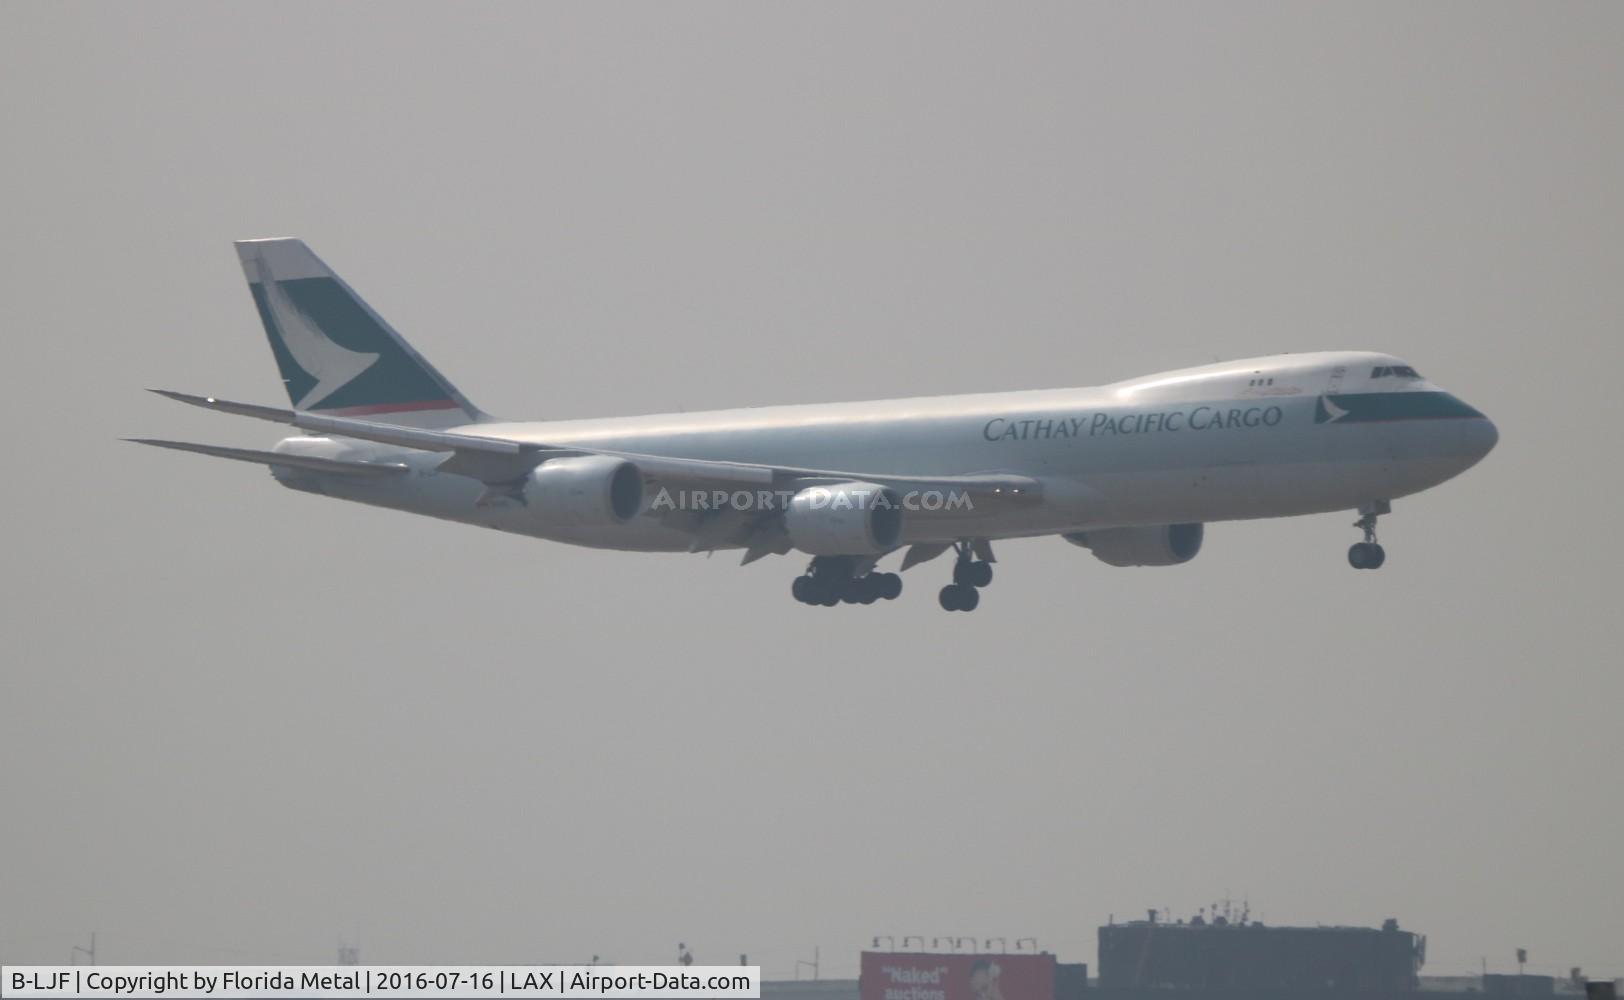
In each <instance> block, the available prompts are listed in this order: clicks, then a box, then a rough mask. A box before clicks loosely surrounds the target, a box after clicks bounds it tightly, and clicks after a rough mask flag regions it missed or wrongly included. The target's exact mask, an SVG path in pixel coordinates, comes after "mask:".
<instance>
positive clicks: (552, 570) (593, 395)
mask: <svg viewBox="0 0 1624 1000" xmlns="http://www.w3.org/2000/svg"><path fill="white" fill-rule="evenodd" d="M0 15H3V30H0V66H3V67H4V68H3V69H0V73H3V74H4V84H5V85H4V86H3V87H0V127H3V132H0V135H3V141H4V153H3V155H0V181H3V188H4V191H5V195H4V199H5V212H4V231H5V235H6V239H5V240H4V241H3V243H0V254H3V255H4V259H3V261H0V293H3V294H0V331H4V333H3V337H4V340H3V343H4V344H5V345H6V347H7V348H8V349H9V350H8V353H7V354H6V355H5V363H6V366H7V374H8V378H7V382H8V385H9V386H10V389H9V391H8V393H7V395H6V398H5V403H4V406H5V413H6V416H7V424H8V425H9V428H10V446H9V461H8V474H7V484H8V486H7V489H6V490H5V492H4V498H3V499H0V513H3V515H4V517H5V521H6V523H7V525H8V529H7V544H6V549H7V552H6V557H5V559H4V563H3V565H4V569H3V570H0V581H3V584H4V588H5V589H4V595H3V597H4V600H3V602H0V609H3V610H0V615H3V626H4V633H5V636H6V640H7V641H6V643H5V647H4V648H5V656H4V664H5V665H4V668H3V670H0V801H3V802H4V803H5V808H4V809H3V810H0V838H3V840H0V958H3V959H4V960H6V961H11V962H25V961H26V962H58V961H65V960H66V959H67V958H68V953H69V947H70V945H72V944H74V943H75V942H80V941H82V940H83V939H84V938H85V937H86V936H88V934H89V933H90V932H91V931H92V930H95V931H97V932H98V933H99V934H100V938H99V941H100V944H101V949H102V953H101V956H100V957H101V959H102V960H103V961H107V962H138V961H140V962H171V961H173V962H247V961H253V960H262V961H269V962H294V961H300V962H321V961H327V960H329V959H330V958H331V956H332V955H333V954H334V947H335V945H336V943H337V942H338V940H339V939H340V938H341V937H344V938H348V939H352V940H353V939H357V938H358V939H359V942H360V944H361V948H362V957H363V959H364V960H368V961H375V962H406V961H419V962H479V961H497V960H501V961H515V962H521V961H532V960H577V959H580V960H584V959H586V958H588V957H589V956H591V955H592V954H594V953H597V954H600V955H603V956H604V957H605V958H608V959H615V960H620V961H645V960H646V961H663V960H667V959H669V958H671V957H672V956H673V955H674V953H675V945H676V942H677V941H679V940H682V941H686V942H688V943H689V944H690V945H691V946H692V947H693V948H694V951H695V953H696V955H697V956H698V957H699V958H700V960H701V961H721V962H727V961H736V960H737V955H738V954H739V953H740V952H748V953H749V954H750V956H751V958H752V959H753V960H758V961H759V962H760V963H761V964H762V965H763V966H764V967H765V970H766V974H767V975H768V976H769V977H788V976H790V975H792V974H793V971H794V962H795V960H796V959H800V958H810V957H811V955H812V950H813V948H814V946H821V949H822V956H823V971H824V974H825V975H854V974H855V971H856V963H857V952H858V949H859V947H860V946H863V945H865V944H867V943H868V940H869V939H870V938H871V937H872V936H873V935H875V934H892V935H898V936H900V935H904V934H924V935H927V936H930V935H946V934H954V935H977V936H980V937H986V936H992V935H1000V936H1008V937H1010V938H1014V937H1017V936H1027V935H1032V936H1036V937H1037V938H1038V939H1039V940H1040V942H1041V944H1042V946H1043V947H1045V948H1048V949H1051V950H1054V951H1056V952H1058V953H1059V955H1060V956H1061V957H1062V958H1063V959H1069V960H1083V961H1088V962H1091V963H1092V962H1093V960H1094V929H1095V927H1096V926H1097V925H1098V924H1100V923H1103V922H1104V921H1105V920H1106V919H1107V917H1108V915H1110V914H1112V913H1115V914H1116V915H1117V916H1118V917H1119V918H1123V917H1126V916H1129V915H1134V914H1140V913H1142V912H1143V910H1144V909H1145V908H1147V907H1153V906H1154V907H1163V906H1171V907H1173V908H1174V909H1175V911H1177V912H1179V913H1182V914H1190V913H1193V912H1194V911H1195V909H1196V908H1197V907H1198V906H1200V905H1203V904H1206V903H1209V902H1211V901H1212V900H1213V899H1215V898H1218V897H1221V896H1222V895H1223V894H1224V893H1225V892H1226V891H1228V892H1229V893H1230V894H1232V895H1234V896H1235V897H1237V898H1239V897H1241V896H1243V895H1249V896H1250V899H1251V901H1252V908H1253V912H1254V914H1257V913H1261V914H1262V915H1263V917H1264V918H1265V919H1266V920H1268V921H1270V922H1307V923H1314V922H1326V923H1334V922H1344V923H1360V924H1374V923H1377V922H1379V921H1380V920H1381V919H1382V918H1384V917H1388V916H1396V917H1398V918H1400V920H1401V921H1402V922H1403V923H1404V925H1405V926H1407V927H1412V928H1414V929H1416V930H1419V931H1422V932H1425V933H1427V934H1428V935H1429V936H1430V939H1431V951H1430V957H1431V961H1430V962H1429V964H1428V967H1427V970H1426V971H1429V972H1433V973H1446V972H1457V971H1466V970H1470V969H1475V968H1476V967H1477V964H1478V961H1479V957H1480V956H1484V955H1486V956H1488V958H1489V961H1490V964H1491V966H1498V967H1500V968H1502V969H1504V968H1507V967H1509V966H1510V965H1511V963H1512V953H1513V949H1514V948H1516V947H1517V946H1526V947H1528V948H1529V949H1530V951H1531V953H1532V969H1533V970H1535V971H1544V972H1559V973H1561V974H1565V973H1566V971H1567V969H1568V967H1569V966H1571V965H1583V966H1585V967H1586V969H1587V970H1589V971H1592V972H1598V973H1599V972H1603V971H1606V972H1610V973H1611V974H1615V975H1618V974H1624V860H1621V850H1620V832H1619V831H1620V829H1621V827H1624V792H1621V782H1620V742H1619V724H1620V704H1621V702H1624V672H1621V671H1620V668H1619V653H1618V648H1617V642H1618V638H1619V631H1620V629H1619V621H1618V607H1619V596H1620V594H1619V590H1620V588H1619V584H1618V572H1619V570H1618V567H1619V563H1620V559H1621V558H1624V545H1621V544H1620V540H1619V527H1618V521H1617V511H1616V508H1617V503H1618V497H1619V496H1620V491H1621V486H1624V483H1621V474H1620V471H1619V458H1620V449H1619V443H1618V442H1619V426H1620V423H1619V421H1620V416H1621V415H1620V407H1619V402H1618V399H1619V388H1618V385H1617V380H1618V373H1619V369H1620V364H1621V362H1624V351H1621V348H1620V337H1621V334H1624V235H1621V234H1624V194H1621V191H1624V186H1621V184H1620V178H1621V177H1624V112H1621V110H1620V109H1621V103H1620V94H1621V93H1624V69H1621V66H1624V63H1621V61H1620V59H1619V53H1620V51H1624V7H1621V6H1619V5H1617V4H1612V3H1598V4H1573V3H1568V4H1526V5H1504V4H1487V3H1475V2H1474V3H1458V4H1454V3H1429V4H1422V5H1416V4H1409V3H1402V4H1386V5H1384V4H1365V3H1360V4H1348V5H1329V4H1299V3H1286V4H1280V5H1235V4H1224V5H1218V4H1189V5H1179V4H1119V5H1106V6H1099V5H1077V4H1065V5H1057V6H1031V5H1028V6H1018V7H1011V6H1008V5H986V6H973V7H965V6H951V5H941V4H934V3H932V4H888V5H884V6H878V7H874V6H869V5H855V4H845V5H843V4H818V5H805V6H787V5H736V6H690V5H648V6H634V5H581V6H568V5H545V6H542V5H523V6H519V5H508V6H500V7H496V6H466V5H458V6H454V7H453V6H444V7H424V6H418V7H410V6H400V5H390V6H387V7H384V6H372V5H342V6H340V5H325V6H287V5H264V4H255V5H243V4H236V5H209V6H203V5H197V6H173V5H168V6H152V5H116V6H115V5H101V6H84V5H67V4H38V5H30V4H20V3H8V4H6V5H5V6H4V8H3V9H0ZM271 235H293V236H301V237H303V238H305V239H306V240H308V241H309V242H310V244H311V245H312V246H313V247H314V248H315V249H316V250H317V252H318V253H320V254H321V255H322V256H323V257H324V258H326V260H327V261H328V262H329V263H330V264H332V265H333V266H334V267H335V268H336V269H338V271H339V272H340V273H341V274H343V275H344V276H345V277H346V278H347V279H348V280H349V281H350V282H351V283H352V284H353V285H355V286H356V287H357V289H359V290H360V291H361V293H362V294H363V295H365V296H366V297H367V298H368V300H369V301H370V302H371V303H372V304H373V305H374V306H376V307H377V308H378V309H379V311H380V312H382V313H383V314H384V315H385V316H387V317H389V318H390V319H391V320H392V321H393V322H394V323H395V325H396V326H398V327H399V328H400V329H401V330H402V331H403V332H404V333H405V334H406V335H407V336H408V337H409V338H411V340H412V341H413V343H414V344H415V345H416V346H417V347H418V348H419V349H420V350H421V351H422V352H423V353H424V354H426V355H427V356H428V357H429V358H431V359H432V360H433V361H434V362H435V363H436V364H437V365H438V366H439V367H440V368H441V369H442V370H444V371H445V372H446V373H447V374H448V375H449V376H450V377H451V378H452V379H454V380H455V381H456V382H457V383H458V385H459V386H460V387H461V388H462V389H464V390H465V391H466V392H467V393H468V394H469V395H470V396H471V397H472V398H473V399H474V400H475V401H476V402H478V403H479V404H481V405H482V406H483V407H485V408H486V409H488V410H490V411H492V412H495V413H499V414H502V415H506V416H514V417H535V418H543V417H566V416H588V415H605V414H619V413H636V412H649V411H662V410H673V409H678V408H685V409H690V410H692V409H702V408H712V407H725V406H741V405H754V404H765V403H773V402H790V401H819V400H833V399H862V398H869V397H885V396H899V395H910V394H925V393H953V392H968V391H980V390H996V389H1016V388H1035V387H1047V386H1067V385H1084V384H1091V383H1097V382H1102V381H1108V380H1113V379H1117V378H1122V377H1127V376H1130V375H1135V374H1141V373H1146V372H1151V371H1156V370H1160V369H1166V368H1174V367H1180V366H1185V365H1190V364H1199V363H1205V362H1208V361H1211V360H1212V359H1213V358H1215V357H1217V358H1226V357H1238V356H1246V355H1253V354H1260V353H1270V352H1276V351H1296V350H1315V349H1327V348H1351V349H1372V350H1383V351H1391V352H1393V353H1396V354H1399V355H1401V356H1403V357H1404V358H1406V359H1407V360H1409V361H1410V362H1411V363H1413V364H1414V365H1415V366H1416V367H1418V368H1419V369H1420V370H1421V371H1422V372H1424V373H1425V374H1427V375H1429V376H1431V377H1432V378H1434V379H1436V380H1437V381H1439V382H1441V383H1442V384H1444V385H1445V386H1447V387H1449V388H1451V389H1452V390H1454V391H1456V392H1457V393H1459V394H1460V395H1462V396H1463V397H1464V398H1466V399H1467V400H1468V401H1469V402H1471V403H1473V404H1474V405H1476V406H1478V407H1479V408H1481V409H1483V410H1485V411H1486V412H1487V413H1489V414H1490V415H1491V416H1492V417H1493V418H1494V419H1495V421H1496V422H1497V424H1498V425H1499V428H1500V432H1501V443H1500V446H1499V448H1498V450H1497V451H1496V452H1495V453H1494V454H1493V455H1492V456H1490V457H1489V459H1488V460H1487V461H1486V462H1485V463H1484V464H1483V465H1482V466H1480V467H1479V468H1477V469H1475V470H1473V471H1472V472H1470V473H1469V474H1467V475H1466V476H1464V477H1463V478H1461V479H1458V480H1456V481H1454V482H1451V483H1449V484H1447V485H1445V486H1443V487H1441V488H1439V489H1437V490H1435V491H1433V492H1430V493H1427V494H1424V495H1421V496H1418V497H1414V498H1411V499H1407V500H1403V501H1401V502H1399V503H1398V504H1396V510H1395V513H1394V515H1393V516H1392V517H1390V518H1386V519H1384V523H1383V526H1382V527H1383V532H1382V540H1383V542H1385V543H1386V544H1387V547H1388V553H1389V559H1388V562H1387V566H1386V568H1384V569H1383V570H1382V571H1381V572H1380V573H1354V572H1352V571H1350V570H1349V569H1348V568H1347V566H1346V564H1345V562H1344V552H1345V550H1346V548H1347V546H1348V544H1349V543H1350V542H1352V541H1354V540H1355V539H1356V537H1357V533H1356V532H1355V531H1354V530H1353V529H1352V528H1351V527H1349V523H1348V522H1350V521H1351V520H1352V517H1351V516H1344V515H1336V516H1325V517H1313V518H1305V519H1298V520H1293V521H1276V522H1260V523H1246V524H1220V525H1216V526H1214V527H1212V528H1211V529H1209V531H1208V535H1207V546H1206V550H1205V551H1204V552H1203V554H1202V555H1201V557H1200V558H1199V559H1197V560H1196V561H1195V562H1193V563H1191V564H1189V565H1187V566H1183V567H1179V568H1174V569H1162V570H1152V569H1145V570H1117V569H1112V568H1109V567H1107V566H1105V565H1103V564H1101V563H1099V562H1097V561H1095V560H1094V559H1093V558H1091V557H1090V556H1089V554H1088V553H1087V552H1085V551H1083V550H1081V549H1078V548H1074V547H1072V546H1070V545H1066V544H1065V543H1063V542H1060V541H1059V540H1038V541H1027V542H1020V543H1012V544H1004V545H1001V546H1000V547H999V555H1000V557H1001V562H1000V566H999V571H998V572H999V576H998V581H997V582H996V584H995V585H994V586H993V588H992V589H991V590H990V591H989V592H988V594H987V596H986V600H985V601H984V602H983V604H982V609H981V610H980V611H978V612H977V613H976V614H974V615H946V614H943V613H942V612H941V611H940V610H939V609H938V608H937V607H936V601H935V599H934V592H935V590H936V588H937V587H938V586H939V585H940V583H941V582H942V579H941V578H942V577H943V575H944V574H945V572H946V568H945V566H943V565H937V564H931V565H929V566H927V567H924V568H922V569H919V570H914V571H911V572H910V573H909V575H908V586H909V591H908V593H906V594H904V596H903V598H902V600H900V601H898V602H896V603H894V604H888V605H880V606H875V607H871V608H860V607H859V608H850V607H843V608H840V609H837V610H831V611H825V610H822V609H815V608H807V607H803V606H801V605H798V604H796V603H794V602H793V601H791V600H790V597H789V583H790V579H791V578H792V577H793V576H794V575H795V573H796V572H798V570H799V568H800V565H801V561H800V560H799V559H798V558H796V559H786V558H777V559H770V560H765V561H763V562H761V563H758V564H755V565H752V566H750V567H747V568H744V569H740V568H738V567H737V566H736V565H735V564H736V562H737V559H736V557H731V556H730V557H721V556H719V557H717V558H715V559H709V560H707V559H705V558H702V557H698V556H672V555H627V554H614V553H599V552H592V551H586V550H579V549H570V548H566V547H562V546H557V545H549V544H544V543H539V542H536V541H531V540H526V539H523V538H518V537H512V536H504V535H499V534H497V533H494V532H481V531H477V530H473V529H470V528H467V527H462V526H457V525H452V524H445V523H439V522H435V521H430V520H426V519H417V518H413V517H410V516H407V515H403V514H395V513H389V512H383V511H376V510H371V509H367V508H363V507H359V506H349V505H345V504H342V503H338V502H334V501H327V500H323V499H320V498H316V497H312V496H307V495H303V494H298V493H293V492H290V491H287V490H284V489H281V488H279V487H277V486H276V485H275V484H274V483H273V482H272V481H271V480H270V479H269V478H268V477H267V476H266V475H265V474H264V472H263V471H261V470H257V469H255V468H252V467H247V466H240V465H236V464H232V463H224V462H217V461H211V460H207V459H203V458H199V457H196V456H190V455H177V454H167V453H159V452H154V451H150V450H146V449H139V448H137V447H135V446H133V445H127V444H121V443H119V442H118V441H117V440H116V439H117V438H119V437H121V436H126V435H150V436H165V437H179V438H184V439H190V440H202V441H214V442H226V443H241V444H245V445H250V446H258V447H265V446H267V445H268V444H269V443H270V442H272V441H274V440H275V439H276V437H277V436H278V435H277V431H276V429H275V428H271V427H267V426H264V425H258V424H254V423H253V422H249V421H241V420H236V419H231V418H226V417H211V416H210V415H208V414H204V413H200V412H198V411H196V410H192V409H188V408H185V407H180V406H176V405H175V404H173V403H169V402H166V401H164V400H161V399H158V398H156V397H152V396H149V395H147V394H145V393H143V392H142V391H141V390H142V389H143V388H144V387H146V386H166V387H173V388H178V389H184V390H191V391H200V392H210V393H218V394H221V395H225V396H229V397H233V398H238V399H246V400H256V401H262V402H267V403H280V402H281V400H282V398H283V397H282V394H281V391H280V386H279V384H278V382H277V378H276V374H275V369H274V367H273V365H272V362H271V357H270V353H269V351H268V350H267V348H266V346H265V343H264V339H263V335H262V333H261V331H260V329H259V324H258V322H257V321H256V318H255V316H254V314H253V310H252V306H251V303H250V300H249V296H248V293H247V291H246V290H245V288H244V287H243V279H242V275H241V273H240V271H239V270H238V266H237V262H236V259H235V256H234V255H233V253H232V251H231V247H230V241H231V240H232V239H234V238H242V237H252V236H271Z"/></svg>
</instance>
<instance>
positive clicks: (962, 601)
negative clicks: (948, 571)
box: [937, 583, 981, 611]
mask: <svg viewBox="0 0 1624 1000" xmlns="http://www.w3.org/2000/svg"><path fill="white" fill-rule="evenodd" d="M937 600H938V601H939V602H940V603H941V605H942V610H943V611H974V610H975V609H976V606H977V605H978V604H980V603H981V593H980V592H979V591H977V590H976V589H975V588H974V587H972V586H969V585H968V584H963V583H950V584H948V585H947V586H945V587H943V588H942V592H941V593H940V594H939V595H937Z"/></svg>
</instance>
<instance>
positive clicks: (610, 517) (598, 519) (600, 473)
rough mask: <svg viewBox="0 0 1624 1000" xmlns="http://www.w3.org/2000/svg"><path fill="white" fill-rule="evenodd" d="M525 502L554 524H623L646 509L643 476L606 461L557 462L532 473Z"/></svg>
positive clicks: (596, 457)
mask: <svg viewBox="0 0 1624 1000" xmlns="http://www.w3.org/2000/svg"><path fill="white" fill-rule="evenodd" d="M524 500H525V503H526V504H527V505H528V506H529V507H530V509H531V510H533V511H535V512H536V513H537V514H539V515H540V516H541V517H543V518H546V519H547V520H548V521H549V522H551V523H554V524H561V525H568V526H578V527H591V526H594V525H612V524H623V523H625V522H626V521H629V520H631V519H632V518H634V517H636V516H637V515H638V512H640V511H641V510H642V509H643V474H642V472H641V471H639V470H638V468H637V466H635V465H633V464H632V463H630V462H628V461H626V460H625V459H620V458H611V457H609V456H607V455H582V456H578V457H575V458H555V459H552V460H550V461H547V462H543V463H542V464H541V465H538V466H536V468H535V469H534V470H532V471H531V473H530V476H529V478H527V479H526V480H525V484H524Z"/></svg>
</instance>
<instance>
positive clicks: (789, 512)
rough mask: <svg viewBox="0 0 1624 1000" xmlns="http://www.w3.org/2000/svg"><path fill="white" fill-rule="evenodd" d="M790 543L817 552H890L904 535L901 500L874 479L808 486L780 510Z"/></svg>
mask: <svg viewBox="0 0 1624 1000" xmlns="http://www.w3.org/2000/svg"><path fill="white" fill-rule="evenodd" d="M784 529H785V531H787V532H788V533H789V540H790V543H791V544H793V545H794V546H795V547H796V548H798V549H800V550H801V551H802V552H807V553H810V554H812V555H815V556H868V555H877V554H879V553H882V552H889V551H890V550H892V549H894V548H896V545H897V540H898V539H900V538H901V537H902V501H901V499H900V498H899V497H898V496H897V494H896V493H895V491H893V490H889V489H886V488H885V487H884V486H877V485H875V484H874V483H836V484H835V485H833V486H809V487H807V488H806V489H804V490H802V491H801V492H799V493H797V494H795V495H794V496H793V497H791V498H790V501H789V506H788V507H787V508H786V509H785V510H784Z"/></svg>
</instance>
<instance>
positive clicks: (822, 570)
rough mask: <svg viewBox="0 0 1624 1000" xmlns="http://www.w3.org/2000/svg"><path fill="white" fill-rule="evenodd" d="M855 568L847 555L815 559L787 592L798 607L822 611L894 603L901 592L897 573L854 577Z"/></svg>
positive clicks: (869, 572)
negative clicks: (815, 607) (839, 606)
mask: <svg viewBox="0 0 1624 1000" xmlns="http://www.w3.org/2000/svg"><path fill="white" fill-rule="evenodd" d="M856 569H857V563H856V560H855V559H853V558H851V557H850V556H818V557H816V558H814V559H813V560H812V562H811V564H810V565H808V566H807V568H806V574H805V575H804V576H798V577H796V578H795V582H794V583H793V584H791V585H790V593H791V594H793V595H794V597H795V599H796V600H797V601H800V602H801V603H802V604H816V605H820V606H822V607H825V608H832V607H834V606H835V605H836V604H839V603H841V602H842V601H844V602H846V603H847V604H873V603H874V602H875V601H881V600H884V601H894V600H896V599H897V597H898V596H899V595H900V594H901V593H902V577H900V576H898V575H897V574H895V573H876V572H874V571H873V570H872V569H870V570H866V571H864V572H863V573H862V575H858V574H857V572H856Z"/></svg>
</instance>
